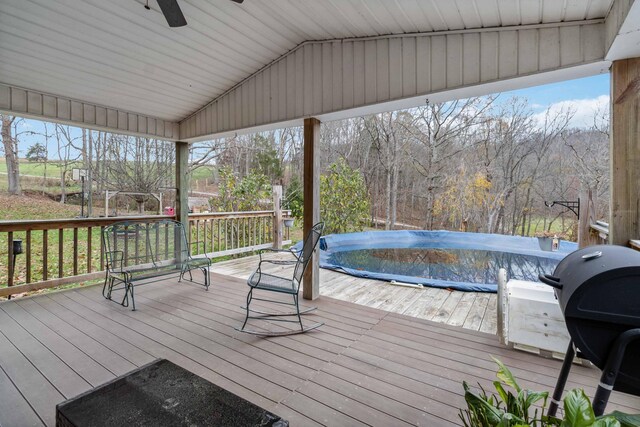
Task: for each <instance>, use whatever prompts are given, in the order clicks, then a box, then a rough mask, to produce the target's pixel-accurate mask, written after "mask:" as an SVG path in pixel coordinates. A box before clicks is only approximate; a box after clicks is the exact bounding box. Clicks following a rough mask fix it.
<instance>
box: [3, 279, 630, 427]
mask: <svg viewBox="0 0 640 427" xmlns="http://www.w3.org/2000/svg"><path fill="white" fill-rule="evenodd" d="M212 279H213V283H212V286H211V287H210V290H209V291H208V292H207V291H205V290H204V289H203V288H202V287H201V286H197V285H193V284H190V283H177V282H176V281H175V280H172V279H168V280H165V281H162V282H158V283H155V284H151V285H145V286H139V287H137V288H136V305H137V310H136V311H135V312H134V311H131V310H130V309H127V308H124V307H121V306H119V305H117V304H114V303H112V302H109V301H107V300H105V299H104V298H103V297H102V295H101V289H100V287H87V288H79V289H75V290H67V291H61V292H56V293H51V294H45V295H39V296H34V297H29V298H23V299H16V300H11V301H5V302H1V303H0V368H1V369H0V392H1V393H2V396H3V398H2V401H1V403H0V425H2V426H11V425H43V424H44V425H53V424H54V422H55V421H54V418H53V417H54V408H55V405H56V404H57V403H60V402H61V401H63V400H65V399H66V398H69V397H73V396H72V394H73V393H76V392H81V391H85V390H88V389H90V388H91V387H94V386H96V385H97V384H96V383H97V382H99V381H100V380H101V379H103V378H105V379H108V378H112V377H115V376H116V375H119V374H120V373H121V372H122V371H123V370H127V369H129V368H133V367H137V366H141V365H143V364H145V363H148V362H149V361H151V360H153V359H155V358H166V359H169V360H171V361H172V362H174V363H176V364H178V365H180V366H183V367H184V368H186V369H188V370H190V371H191V372H194V373H195V374H197V375H200V376H202V377H203V378H205V379H207V380H209V381H211V382H213V383H215V384H218V385H219V386H221V387H224V388H226V389H228V390H230V391H231V392H233V393H236V394H238V395H240V396H242V397H244V398H246V399H247V400H249V401H251V402H253V403H255V404H257V405H260V406H262V407H264V408H265V409H267V410H270V411H273V412H275V413H277V414H280V415H281V416H283V417H285V418H287V419H289V420H290V421H291V422H292V424H291V425H297V426H307V425H308V426H318V425H329V426H335V425H341V426H342V425H344V426H349V425H353V426H361V425H379V426H388V425H394V426H396V425H398V426H401V425H428V426H447V425H455V424H457V422H458V418H457V414H458V408H460V407H462V406H464V398H463V390H462V384H461V382H462V381H463V380H466V381H468V382H469V383H470V384H474V383H475V382H479V383H480V384H482V385H483V386H484V387H485V388H488V389H490V388H491V382H492V381H493V380H494V379H495V366H494V362H492V361H491V359H490V355H494V356H496V357H499V358H500V359H502V360H503V361H504V362H505V363H506V364H507V365H508V366H509V367H510V368H512V369H513V371H514V372H515V373H516V375H518V377H519V378H521V382H522V384H523V386H528V387H531V388H534V389H536V388H537V389H540V388H544V389H549V388H551V387H552V386H553V385H554V383H555V378H556V375H557V373H558V372H559V369H560V365H561V362H560V361H557V360H553V359H546V358H543V357H540V356H537V355H532V354H528V353H524V352H519V351H515V350H511V349H508V348H506V347H504V346H502V345H500V344H499V343H498V341H497V338H496V337H495V336H494V335H491V334H486V333H482V332H478V331H474V330H469V329H464V328H460V327H454V326H450V325H446V324H444V323H437V322H433V321H430V320H426V319H419V318H414V317H409V316H406V315H404V314H399V313H394V312H389V311H383V310H379V309H376V308H373V307H368V306H362V305H357V304H353V303H351V302H347V301H342V300H337V299H333V298H329V297H326V296H323V297H321V298H320V299H318V300H316V301H314V302H313V303H314V304H317V306H318V310H317V311H316V312H314V313H315V314H310V315H308V317H309V321H324V322H326V324H325V325H324V326H322V327H321V328H320V329H318V330H316V331H313V332H310V333H307V334H302V335H294V336H288V337H273V338H260V337H255V336H252V335H247V334H242V333H240V332H238V331H237V330H236V329H235V328H236V327H238V326H239V325H240V324H241V322H242V320H243V317H244V310H243V309H242V308H241V305H242V304H243V302H244V298H245V296H246V291H247V290H246V284H245V283H244V281H243V280H242V279H238V278H235V277H231V276H224V275H221V274H219V272H217V273H215V274H212ZM338 281H339V280H338ZM407 289H409V290H412V289H410V288H401V287H399V288H389V289H387V290H385V292H384V293H380V294H379V298H378V301H377V302H376V304H379V303H380V301H381V300H384V301H388V300H389V299H390V298H393V296H394V295H404V296H406V295H408V293H407ZM445 292H447V294H444V293H443V294H442V295H448V294H450V293H449V291H445ZM363 295H364V294H363ZM434 295H435V294H434ZM479 295H480V294H479ZM375 298H376V297H374V299H375ZM455 298H458V297H457V296H456V297H454V299H452V300H451V303H450V304H449V305H448V307H449V308H453V311H452V313H454V314H450V315H449V319H451V316H454V315H455V313H456V310H455V308H458V307H459V306H460V305H461V303H462V302H463V301H470V297H465V296H464V295H462V296H460V297H459V299H458V301H457V303H456V305H455V307H454V304H453V301H455ZM440 299H441V300H442V303H443V304H444V301H445V300H444V299H442V298H440ZM489 300H490V298H488V303H489ZM371 301H373V300H371ZM305 303H309V302H307V301H305ZM385 303H386V302H385ZM263 305H264V306H267V305H268V304H266V303H263ZM383 305H384V304H383ZM441 305H442V304H441ZM472 305H474V304H472ZM465 309H468V307H466V308H465ZM443 310H445V309H443ZM485 311H486V307H485ZM460 313H462V314H459V315H458V318H457V320H456V323H457V324H459V323H460V322H462V318H463V315H464V313H463V312H462V311H460ZM470 314H471V309H468V313H467V315H466V316H464V319H465V320H464V321H465V322H466V321H467V319H468V317H469V315H470ZM479 316H480V315H479ZM485 316H486V313H484V312H483V313H482V317H481V319H483V318H484V317H485ZM253 326H254V327H255V328H262V329H265V328H271V327H278V326H277V325H273V324H271V323H269V322H265V321H258V322H255V324H254V325H253ZM119 363H120V364H122V367H121V368H119V369H118V368H117V366H118V364H119ZM90 367H93V368H95V372H93V373H91V375H90V373H89V368H90ZM59 368H60V369H62V371H61V373H58V374H55V372H54V370H55V369H59ZM598 375H599V373H598V371H597V370H596V369H593V368H587V367H582V366H575V367H574V368H573V370H572V373H571V376H570V379H569V383H570V385H579V386H583V387H584V388H586V389H587V390H588V392H589V393H593V388H594V386H595V385H596V384H597V381H598ZM62 391H63V392H62ZM639 407H640V399H639V398H637V397H633V396H627V395H622V394H620V393H615V392H614V394H613V395H612V399H611V402H610V405H609V408H608V409H614V408H620V409H622V410H625V411H627V412H631V411H633V410H634V409H635V410H636V411H637V408H639ZM7 408H11V411H7V410H5V409H7Z"/></svg>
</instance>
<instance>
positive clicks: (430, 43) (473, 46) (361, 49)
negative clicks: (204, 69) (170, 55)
mask: <svg viewBox="0 0 640 427" xmlns="http://www.w3.org/2000/svg"><path fill="white" fill-rule="evenodd" d="M514 13H515V12H514ZM604 52H605V24H604V23H582V24H577V23H576V24H561V25H557V26H549V25H544V26H538V25H534V26H530V27H525V28H522V29H501V30H481V31H468V30H467V31H460V32H455V31H453V32H447V33H444V34H437V33H436V34H433V35H405V36H389V37H376V38H370V39H362V40H357V39H352V40H340V41H336V40H333V41H326V42H310V43H306V44H303V45H301V46H299V47H298V48H297V49H295V50H293V51H291V52H289V53H288V54H287V55H285V56H283V57H282V58H280V59H279V60H277V61H275V62H274V63H272V64H271V65H269V66H268V67H266V68H264V69H263V70H261V71H260V72H258V73H256V74H255V75H253V76H251V77H249V78H248V79H247V80H245V81H244V82H242V83H241V84H239V85H237V86H236V87H235V88H233V89H232V90H230V91H229V92H227V93H226V94H224V95H223V96H221V97H220V98H218V99H217V100H215V101H214V102H212V103H211V104H209V105H208V106H207V107H206V108H203V109H202V110H200V111H198V112H197V113H195V114H194V115H192V116H191V117H189V118H187V119H186V120H184V121H183V122H181V123H180V137H181V139H191V138H200V137H203V136H206V135H213V134H217V133H222V132H228V131H233V130H236V129H242V128H248V127H252V126H260V125H267V124H270V123H277V122H281V121H290V120H295V119H299V118H303V117H308V116H312V115H320V114H326V113H331V112H335V111H340V110H346V109H351V108H358V107H362V106H366V105H372V104H376V103H381V102H388V101H394V100H399V99H402V98H409V97H417V96H422V95H428V94H429V93H431V92H436V91H442V90H451V89H456V88H461V87H465V86H469V85H477V84H482V83H488V82H493V81H497V80H501V79H510V78H515V77H519V76H524V75H529V74H534V73H541V72H545V71H553V70H556V69H558V68H561V67H571V66H577V65H582V64H585V63H589V62H595V61H600V60H602V59H603V58H604ZM220 108H222V109H223V111H222V112H220V111H218V110H219V109H220ZM211 110H213V112H211ZM207 114H211V115H212V117H218V118H220V117H221V116H222V117H223V120H211V121H204V120H201V119H199V117H200V116H204V115H207ZM193 121H197V122H198V125H197V126H193V125H191V123H192V122H193Z"/></svg>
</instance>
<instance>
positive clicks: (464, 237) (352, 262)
mask: <svg viewBox="0 0 640 427" xmlns="http://www.w3.org/2000/svg"><path fill="white" fill-rule="evenodd" d="M576 249H578V247H577V244H576V243H573V242H567V241H560V245H559V248H558V250H557V251H555V252H551V251H543V250H541V249H540V245H539V244H538V239H537V238H535V237H519V236H504V235H500V234H483V233H461V232H453V231H406V230H403V231H367V232H362V233H348V234H331V235H328V236H324V237H322V239H321V241H320V266H321V267H322V268H328V269H331V270H337V271H341V272H344V273H347V274H351V275H353V276H358V277H366V278H370V279H380V280H388V281H396V282H405V283H413V284H421V285H424V286H434V287H439V288H451V289H456V290H462V291H475V292H496V290H497V286H498V285H497V282H498V279H497V276H498V270H499V269H500V268H504V269H506V270H507V277H508V278H509V279H519V280H528V281H537V280H538V274H540V273H552V272H553V270H554V269H555V267H556V265H557V264H558V263H559V262H560V260H561V259H562V258H564V257H565V256H566V255H567V254H568V253H569V252H573V251H574V250H576Z"/></svg>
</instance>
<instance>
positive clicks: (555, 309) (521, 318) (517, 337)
mask: <svg viewBox="0 0 640 427" xmlns="http://www.w3.org/2000/svg"><path fill="white" fill-rule="evenodd" d="M506 311H507V313H506V317H507V325H508V326H507V327H506V329H507V330H506V331H505V332H506V333H507V337H506V338H507V340H508V342H509V343H510V344H514V345H516V346H517V345H518V344H521V345H525V346H528V347H533V348H536V349H540V350H547V351H551V352H557V353H565V352H566V351H567V346H568V345H569V340H570V337H569V332H568V331H567V327H566V325H565V322H564V316H563V315H562V311H561V310H560V305H559V304H558V301H557V300H556V297H555V294H554V293H553V289H552V288H551V287H549V286H547V285H544V284H542V283H537V282H525V281H521V280H510V281H509V282H508V283H507V310H506Z"/></svg>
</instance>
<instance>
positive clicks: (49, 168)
mask: <svg viewBox="0 0 640 427" xmlns="http://www.w3.org/2000/svg"><path fill="white" fill-rule="evenodd" d="M81 166H82V164H81V163H80V162H76V163H69V164H68V165H67V170H68V171H69V172H68V174H69V175H70V174H71V170H72V169H73V168H74V167H81ZM62 170H63V164H62V163H61V162H56V161H49V162H47V165H46V170H45V165H44V163H35V162H29V161H27V160H26V159H21V160H20V183H21V185H22V188H23V189H25V190H32V191H40V192H42V191H44V192H46V193H48V194H56V195H57V194H60V177H61V174H62ZM45 172H46V176H47V180H46V181H44V177H45ZM6 174H7V164H6V162H5V159H4V158H3V157H0V191H7V188H8V180H7V175H6ZM214 176H215V168H214V167H212V166H203V167H200V168H198V169H196V170H195V171H193V173H192V175H191V181H192V184H195V183H198V185H199V186H201V187H202V186H206V185H207V183H211V182H212V181H213V178H214ZM66 185H67V187H66V191H67V192H77V191H80V184H79V183H77V182H75V181H71V180H70V179H69V180H68V181H67V183H66Z"/></svg>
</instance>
